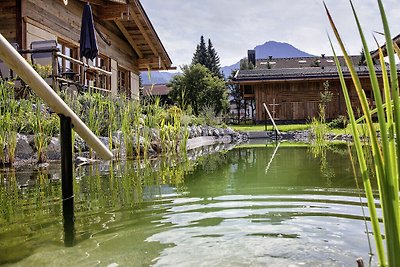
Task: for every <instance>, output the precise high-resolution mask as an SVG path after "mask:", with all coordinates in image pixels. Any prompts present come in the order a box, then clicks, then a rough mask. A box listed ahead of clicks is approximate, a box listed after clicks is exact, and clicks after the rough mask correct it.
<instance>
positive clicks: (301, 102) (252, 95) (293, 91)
mask: <svg viewBox="0 0 400 267" xmlns="http://www.w3.org/2000/svg"><path fill="white" fill-rule="evenodd" d="M272 60H274V61H272ZM304 60H307V61H308V62H318V64H315V67H310V65H308V64H306V63H303V61H304ZM331 60H332V58H331V57H321V58H319V59H316V58H291V59H266V60H258V61H257V64H255V65H256V66H258V67H256V68H255V69H252V70H240V71H238V72H237V73H236V75H235V77H234V79H233V81H232V83H236V84H238V85H239V86H240V88H241V90H242V92H243V98H244V99H247V100H250V99H253V100H255V103H256V105H255V106H256V109H255V113H256V114H255V120H256V122H263V121H266V120H269V118H268V117H267V112H266V111H265V108H264V106H263V103H265V104H266V105H267V107H268V109H269V110H270V112H271V113H272V116H273V117H274V119H276V120H281V121H307V120H311V119H312V118H313V117H316V116H318V114H319V104H320V103H321V93H323V92H324V90H325V86H324V83H325V84H326V81H328V84H329V88H328V91H330V92H331V93H332V99H331V101H330V102H328V103H327V104H326V118H327V119H334V118H337V117H338V116H339V115H346V114H347V113H346V105H345V102H344V97H343V93H342V89H341V85H340V81H339V75H338V72H337V69H336V67H335V65H334V63H333V62H331ZM352 60H353V61H354V62H357V61H358V60H359V57H357V56H354V57H352ZM271 61H272V62H276V63H275V64H272V65H276V66H278V64H280V66H282V65H285V66H290V67H285V68H282V67H280V68H279V67H271V68H269V67H263V66H266V65H267V64H262V63H263V62H270V63H271ZM340 61H341V62H342V61H343V59H342V58H341V59H340ZM278 62H279V63H278ZM282 62H284V63H285V64H283V63H282ZM298 64H305V66H304V67H299V66H298ZM307 65H308V66H307ZM355 65H356V70H357V72H358V75H359V77H360V80H361V83H362V86H363V89H364V90H365V92H366V96H367V98H368V100H369V103H370V104H371V106H373V105H374V100H373V94H372V91H371V85H370V80H369V73H368V69H367V67H365V66H357V64H355ZM342 70H343V73H344V76H345V80H346V84H347V87H348V90H349V94H350V98H351V101H352V103H353V109H354V111H355V112H357V109H359V110H360V104H359V101H358V97H357V93H356V91H355V88H354V85H353V82H352V80H351V77H350V73H349V71H348V68H347V67H344V66H342ZM376 71H377V75H378V77H381V76H382V75H381V69H380V67H378V66H376ZM356 114H357V113H356Z"/></svg>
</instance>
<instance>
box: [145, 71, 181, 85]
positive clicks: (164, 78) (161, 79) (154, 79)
mask: <svg viewBox="0 0 400 267" xmlns="http://www.w3.org/2000/svg"><path fill="white" fill-rule="evenodd" d="M177 74H179V72H167V71H151V72H150V79H149V72H147V71H142V72H141V73H140V77H141V78H142V84H143V85H147V84H167V83H169V81H170V80H171V79H172V78H173V77H174V76H175V75H177Z"/></svg>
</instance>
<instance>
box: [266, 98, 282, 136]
mask: <svg viewBox="0 0 400 267" xmlns="http://www.w3.org/2000/svg"><path fill="white" fill-rule="evenodd" d="M263 105H264V108H265V110H266V111H267V113H268V116H269V118H270V119H271V121H272V124H273V125H274V128H275V131H276V132H277V133H278V134H281V132H279V130H278V127H277V126H276V124H275V120H274V118H272V116H271V113H270V112H269V110H268V107H267V105H265V103H263Z"/></svg>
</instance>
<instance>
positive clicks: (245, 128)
mask: <svg viewBox="0 0 400 267" xmlns="http://www.w3.org/2000/svg"><path fill="white" fill-rule="evenodd" d="M229 127H231V128H232V129H234V130H235V131H241V132H258V131H265V125H230V126H229ZM310 128H311V124H287V125H278V129H279V131H281V132H289V131H302V130H308V129H310ZM363 128H364V129H363ZM358 129H359V133H360V134H361V135H365V134H364V133H366V131H367V129H366V128H365V125H364V124H358ZM272 130H273V127H272V125H268V131H272ZM327 133H333V134H336V135H338V134H351V126H350V124H349V125H347V128H345V129H331V128H328V129H327Z"/></svg>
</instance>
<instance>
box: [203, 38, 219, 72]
mask: <svg viewBox="0 0 400 267" xmlns="http://www.w3.org/2000/svg"><path fill="white" fill-rule="evenodd" d="M207 59H208V60H207V65H206V67H207V68H208V69H209V70H210V71H211V72H212V73H213V74H214V75H215V76H216V77H219V78H223V75H222V73H221V65H220V62H219V56H218V54H217V52H216V51H215V48H214V47H213V44H212V42H211V40H210V39H208V47H207Z"/></svg>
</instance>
